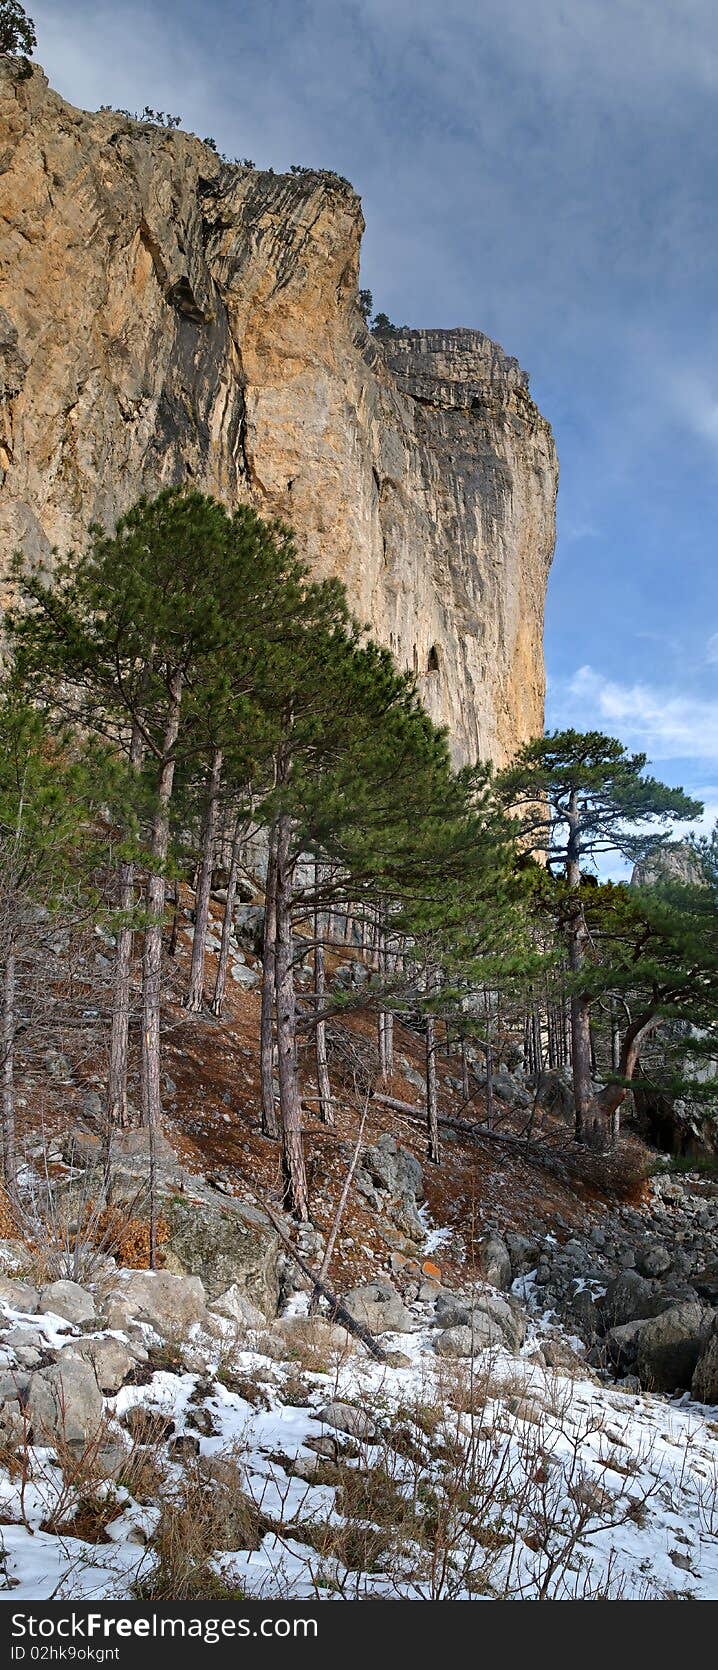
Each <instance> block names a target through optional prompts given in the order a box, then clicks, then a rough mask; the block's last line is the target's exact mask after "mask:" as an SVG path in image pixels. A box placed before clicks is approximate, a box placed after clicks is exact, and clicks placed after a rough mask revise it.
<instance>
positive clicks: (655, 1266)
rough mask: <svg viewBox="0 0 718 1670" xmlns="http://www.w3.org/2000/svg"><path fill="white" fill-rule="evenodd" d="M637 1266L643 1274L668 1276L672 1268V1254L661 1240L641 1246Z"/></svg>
mask: <svg viewBox="0 0 718 1670" xmlns="http://www.w3.org/2000/svg"><path fill="white" fill-rule="evenodd" d="M636 1268H637V1269H638V1270H639V1271H640V1274H641V1275H642V1276H666V1275H667V1274H668V1271H669V1270H670V1268H671V1255H670V1253H669V1251H668V1248H667V1247H663V1246H661V1244H660V1242H659V1241H655V1242H651V1243H649V1244H648V1245H646V1246H645V1247H639V1249H638V1253H637V1255H636Z"/></svg>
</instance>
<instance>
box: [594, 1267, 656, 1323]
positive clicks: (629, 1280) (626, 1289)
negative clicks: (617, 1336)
mask: <svg viewBox="0 0 718 1670" xmlns="http://www.w3.org/2000/svg"><path fill="white" fill-rule="evenodd" d="M669 1304H670V1299H668V1300H666V1299H664V1298H663V1297H662V1296H661V1294H660V1293H659V1291H658V1290H657V1288H656V1286H655V1284H654V1283H653V1282H651V1281H647V1280H646V1277H645V1276H639V1274H638V1271H637V1270H622V1271H621V1274H620V1276H615V1277H614V1279H613V1281H610V1282H609V1283H608V1286H607V1288H606V1298H605V1302H604V1315H605V1318H606V1321H607V1322H608V1323H609V1324H610V1326H611V1327H612V1328H620V1327H622V1326H623V1324H624V1323H625V1322H637V1321H639V1320H642V1321H645V1320H646V1318H647V1317H650V1316H657V1315H658V1314H659V1312H660V1311H662V1310H665V1309H666V1307H667V1305H669Z"/></svg>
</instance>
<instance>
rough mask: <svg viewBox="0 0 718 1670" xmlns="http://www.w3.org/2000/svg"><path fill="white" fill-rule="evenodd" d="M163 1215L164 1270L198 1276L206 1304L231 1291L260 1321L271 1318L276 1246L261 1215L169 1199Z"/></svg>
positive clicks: (236, 1206)
mask: <svg viewBox="0 0 718 1670" xmlns="http://www.w3.org/2000/svg"><path fill="white" fill-rule="evenodd" d="M163 1215H164V1217H165V1219H166V1222H167V1225H168V1229H169V1240H168V1243H167V1246H166V1249H165V1262H166V1264H167V1267H168V1269H172V1270H174V1271H175V1272H176V1273H182V1272H186V1273H189V1272H190V1271H191V1272H193V1273H194V1274H196V1275H198V1276H200V1277H201V1279H202V1282H203V1283H204V1286H205V1289H206V1291H207V1293H208V1295H209V1298H210V1300H214V1299H216V1298H219V1296H220V1294H222V1293H226V1291H227V1289H228V1288H230V1287H234V1286H237V1287H239V1288H241V1289H242V1291H243V1292H244V1293H245V1294H246V1296H247V1298H248V1299H249V1300H251V1302H252V1304H253V1305H256V1306H258V1308H259V1309H260V1310H261V1311H262V1313H263V1315H264V1316H265V1317H272V1316H276V1313H277V1305H278V1302H279V1289H280V1278H279V1254H280V1243H279V1239H278V1237H277V1234H276V1231H275V1230H274V1229H273V1228H272V1225H271V1224H270V1222H269V1219H268V1218H265V1216H264V1214H263V1213H262V1212H260V1211H258V1210H257V1209H256V1208H255V1207H252V1206H249V1205H247V1204H246V1203H245V1202H244V1201H239V1200H233V1201H229V1200H227V1201H226V1202H222V1203H220V1202H219V1201H217V1203H216V1205H215V1204H214V1203H212V1204H211V1205H210V1204H209V1203H208V1202H202V1203H201V1204H199V1205H197V1204H195V1203H194V1202H192V1201H191V1200H189V1199H186V1198H178V1197H175V1198H174V1199H172V1200H170V1201H168V1203H167V1205H166V1207H164V1208H163Z"/></svg>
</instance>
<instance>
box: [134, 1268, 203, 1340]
mask: <svg viewBox="0 0 718 1670" xmlns="http://www.w3.org/2000/svg"><path fill="white" fill-rule="evenodd" d="M116 1295H117V1297H118V1298H119V1299H120V1301H121V1304H122V1308H123V1310H124V1311H125V1312H126V1313H127V1314H128V1315H129V1316H131V1317H135V1318H136V1319H137V1320H138V1321H139V1322H147V1323H149V1325H150V1327H151V1328H154V1329H155V1331H156V1333H158V1334H161V1335H162V1336H163V1338H167V1337H168V1336H169V1337H170V1338H172V1337H175V1338H176V1337H177V1336H181V1335H183V1334H185V1333H186V1332H187V1330H188V1328H191V1327H192V1325H193V1323H195V1322H200V1321H201V1320H202V1319H203V1317H204V1314H205V1291H204V1287H203V1285H202V1282H201V1281H200V1279H199V1276H176V1275H172V1274H171V1273H170V1272H169V1271H167V1270H131V1271H129V1272H127V1273H126V1274H125V1273H124V1272H121V1275H120V1281H119V1282H118V1285H117V1289H116Z"/></svg>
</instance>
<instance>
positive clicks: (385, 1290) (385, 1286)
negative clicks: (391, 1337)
mask: <svg viewBox="0 0 718 1670" xmlns="http://www.w3.org/2000/svg"><path fill="white" fill-rule="evenodd" d="M344 1302H345V1304H346V1308H347V1310H348V1311H349V1313H350V1315H351V1316H353V1317H354V1319H355V1321H356V1322H361V1323H362V1324H363V1325H364V1327H365V1328H368V1329H369V1330H370V1332H371V1333H372V1334H410V1333H412V1332H413V1330H414V1328H415V1326H416V1324H415V1321H414V1318H413V1316H412V1314H411V1311H409V1310H407V1308H406V1305H405V1304H404V1301H403V1299H402V1298H401V1297H400V1295H399V1294H398V1293H397V1290H396V1288H395V1287H394V1286H393V1283H392V1282H390V1281H375V1282H365V1283H363V1284H362V1285H361V1286H359V1287H353V1288H352V1289H351V1292H349V1293H347V1295H346V1299H345V1301H344Z"/></svg>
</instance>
